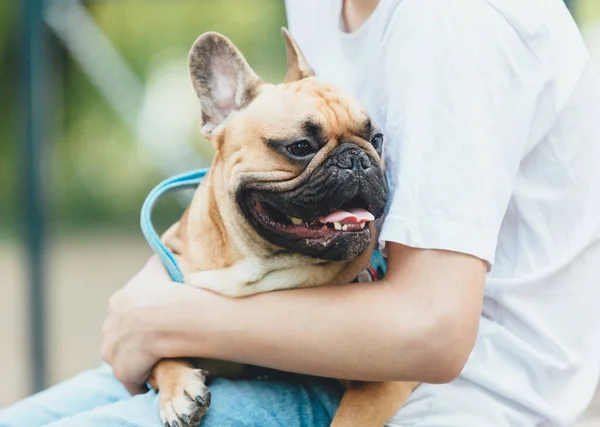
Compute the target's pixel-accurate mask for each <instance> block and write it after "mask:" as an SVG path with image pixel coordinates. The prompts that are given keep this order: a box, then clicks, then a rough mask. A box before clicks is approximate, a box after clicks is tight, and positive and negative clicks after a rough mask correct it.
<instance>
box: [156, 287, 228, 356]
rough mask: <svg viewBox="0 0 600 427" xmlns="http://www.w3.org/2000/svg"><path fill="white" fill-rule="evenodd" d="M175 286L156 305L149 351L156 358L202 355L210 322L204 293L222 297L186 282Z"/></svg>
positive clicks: (208, 304) (208, 303)
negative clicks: (169, 296) (159, 303)
mask: <svg viewBox="0 0 600 427" xmlns="http://www.w3.org/2000/svg"><path fill="white" fill-rule="evenodd" d="M173 286H175V287H176V289H174V291H173V295H172V297H171V298H168V300H166V301H165V302H164V304H162V305H161V306H159V307H155V308H154V310H153V312H152V314H151V317H152V318H153V320H152V322H153V326H152V328H151V331H152V333H151V334H149V336H148V351H150V352H151V353H152V354H153V355H155V356H157V357H158V358H177V357H205V355H204V354H203V348H202V347H203V345H201V344H204V343H206V342H207V336H206V332H207V328H209V327H210V326H209V325H210V324H211V316H212V313H213V311H212V306H213V305H212V304H210V302H208V301H207V298H206V297H209V298H208V299H210V297H215V298H221V297H218V296H216V295H206V294H210V293H209V292H207V291H204V290H201V289H194V288H192V287H189V286H187V285H180V284H173Z"/></svg>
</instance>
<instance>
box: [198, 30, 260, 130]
mask: <svg viewBox="0 0 600 427" xmlns="http://www.w3.org/2000/svg"><path fill="white" fill-rule="evenodd" d="M189 69H190V77H191V79H192V84H193V85H194V89H195V90H196V94H197V95H198V98H199V99H200V107H201V109H202V125H203V126H202V134H203V135H204V136H206V137H210V135H211V133H212V131H213V129H214V128H216V127H217V126H219V125H220V124H221V123H223V122H224V121H225V120H226V119H227V117H229V115H230V114H231V113H232V112H234V111H236V110H239V109H241V108H244V107H245V106H246V105H248V104H249V103H250V102H251V101H252V100H253V99H254V98H255V97H256V95H257V93H258V86H259V85H260V84H261V83H262V81H261V80H260V78H259V77H258V76H257V75H256V73H255V72H254V71H253V70H252V68H250V66H249V65H248V63H247V62H246V59H245V58H244V56H243V55H242V53H241V52H240V51H239V50H238V49H237V48H236V47H235V46H234V44H233V43H232V42H231V41H230V40H229V39H228V38H227V37H225V36H223V35H221V34H219V33H214V32H209V33H204V34H202V35H201V36H200V37H198V39H197V40H196V41H195V43H194V45H193V46H192V49H191V51H190V55H189Z"/></svg>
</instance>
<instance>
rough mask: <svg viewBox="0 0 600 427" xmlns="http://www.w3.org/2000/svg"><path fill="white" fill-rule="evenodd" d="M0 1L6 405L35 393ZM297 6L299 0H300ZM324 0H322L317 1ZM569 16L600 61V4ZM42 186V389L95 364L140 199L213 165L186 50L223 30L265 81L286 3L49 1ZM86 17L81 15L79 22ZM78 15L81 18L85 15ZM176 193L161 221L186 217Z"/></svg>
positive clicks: (7, 39)
mask: <svg viewBox="0 0 600 427" xmlns="http://www.w3.org/2000/svg"><path fill="white" fill-rule="evenodd" d="M22 1H24V0H19V1H17V0H0V93H1V94H2V100H3V102H1V103H0V345H1V346H2V347H1V351H0V378H2V385H3V387H0V407H2V406H4V405H7V404H10V403H11V402H14V401H15V400H17V399H19V398H21V397H23V396H25V395H26V394H28V393H29V392H30V384H31V374H32V373H31V369H30V362H31V359H32V356H33V355H32V354H31V351H30V347H29V344H28V339H29V330H28V329H27V327H28V321H29V320H28V319H29V318H28V312H27V306H28V305H27V304H28V301H29V298H30V295H29V294H28V293H27V289H28V287H27V283H28V267H27V263H26V256H25V254H26V248H25V247H24V243H23V239H22V237H23V234H24V220H23V218H22V210H21V205H22V199H23V198H22V197H21V194H20V191H21V189H22V186H21V183H20V182H19V178H20V176H21V175H20V174H21V170H22V169H23V157H22V156H21V151H22V150H21V148H22V144H23V142H22V135H23V133H22V131H23V127H24V114H23V112H24V106H23V100H22V99H21V97H20V93H19V91H20V88H21V86H20V80H21V78H22V72H23V70H22V69H21V66H20V64H21V63H20V54H21V52H22V49H23V40H22V25H23V21H22V20H21V19H20V13H21V3H22ZM298 1H301V0H298ZM323 1H328V0H323ZM570 3H572V8H573V9H572V10H573V13H574V15H575V17H576V19H577V22H578V24H579V25H580V28H581V29H582V32H583V33H584V36H585V39H586V42H587V43H588V45H589V47H590V51H591V52H592V55H593V56H594V57H595V58H597V61H600V1H599V0H573V1H571V2H570ZM47 4H48V5H51V6H52V7H50V6H48V10H47V11H46V15H45V17H46V21H47V24H48V28H47V31H46V33H45V35H44V38H45V41H46V51H47V53H48V57H47V58H46V59H47V61H46V67H47V68H46V69H44V70H43V72H42V74H43V78H44V82H45V85H44V86H43V89H42V90H40V93H39V99H38V98H37V95H36V102H39V103H41V104H43V106H44V108H45V111H46V119H47V121H46V123H45V126H44V141H43V155H42V163H43V169H42V178H43V185H44V188H45V190H46V193H47V196H48V197H47V200H46V202H47V204H46V208H47V212H46V214H47V218H48V221H49V227H48V230H47V236H48V240H47V245H46V246H47V252H46V254H47V255H46V272H45V277H46V284H45V286H46V288H47V292H46V299H47V301H46V303H47V306H48V313H47V318H45V333H46V335H47V337H48V358H49V359H48V362H47V365H48V366H47V368H48V379H47V382H48V383H55V382H57V381H60V380H63V379H65V378H67V377H69V376H71V375H73V374H75V373H77V372H79V371H81V370H82V369H85V368H88V367H92V366H94V365H96V364H97V363H98V362H99V345H100V341H101V333H100V329H101V325H102V321H103V319H104V315H105V310H106V302H107V300H108V297H109V296H110V295H111V293H112V292H114V291H115V290H116V289H118V288H119V287H121V286H123V284H124V283H125V282H126V281H127V279H128V278H129V277H131V275H132V274H134V273H135V272H136V271H137V270H138V269H139V268H140V266H141V265H142V263H143V262H144V261H145V260H146V259H147V258H148V256H149V255H150V251H149V250H148V247H147V245H146V243H145V242H144V240H143V238H142V236H141V233H140V231H139V228H138V218H139V209H140V207H141V204H142V202H143V200H144V198H145V196H146V194H147V193H148V191H149V190H150V189H151V188H152V187H153V186H154V185H155V184H157V183H158V182H159V181H160V180H162V179H163V178H164V177H165V176H166V175H169V174H174V173H177V172H181V171H184V170H187V169H190V168H194V167H200V166H204V165H207V164H208V162H209V161H210V159H211V156H212V149H211V147H210V145H209V144H208V143H207V142H206V141H205V140H203V139H202V138H201V137H200V135H199V132H198V123H197V115H198V105H197V101H196V98H195V95H194V92H193V90H192V87H191V84H190V83H189V80H188V77H187V53H188V51H189V48H190V47H191V45H192V43H193V41H194V40H195V39H196V37H197V36H198V35H200V34H201V33H203V32H205V31H218V32H221V33H223V34H225V35H227V36H228V37H229V38H231V40H232V41H233V42H234V43H235V44H236V45H237V46H238V47H239V48H240V49H241V51H242V52H243V53H244V55H245V56H246V58H247V60H248V62H249V63H250V65H251V66H252V67H253V68H254V69H255V70H256V71H257V73H258V74H259V75H260V76H262V77H263V78H264V79H265V80H267V81H273V82H277V81H280V80H281V79H282V78H283V76H284V71H285V48H284V43H283V40H282V38H281V35H280V27H281V26H283V25H285V22H286V20H285V9H284V4H283V0H220V1H219V0H136V1H133V0H95V1H85V2H78V1H74V0H55V1H52V2H50V1H48V2H47ZM82 13H83V15H82ZM84 18H85V19H84ZM180 202H181V200H180V199H177V198H174V197H172V198H171V199H169V200H165V201H164V202H162V203H161V204H160V205H159V206H158V210H157V212H156V215H155V219H156V221H157V223H158V224H159V226H162V227H164V226H166V225H167V224H169V223H170V222H172V221H173V220H174V219H176V218H177V215H178V214H179V213H180V212H181V210H182V206H183V204H182V203H180Z"/></svg>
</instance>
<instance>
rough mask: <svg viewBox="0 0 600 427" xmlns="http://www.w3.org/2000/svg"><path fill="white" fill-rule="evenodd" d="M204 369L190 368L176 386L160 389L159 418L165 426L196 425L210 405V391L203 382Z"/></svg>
mask: <svg viewBox="0 0 600 427" xmlns="http://www.w3.org/2000/svg"><path fill="white" fill-rule="evenodd" d="M206 375H207V373H206V371H202V370H200V369H195V370H190V375H186V377H185V378H181V379H180V381H179V383H178V384H177V386H176V387H172V388H171V389H169V390H161V391H160V409H161V411H160V418H161V421H162V423H163V425H164V426H165V427H192V426H197V425H198V424H199V423H200V420H201V419H202V417H203V416H204V414H206V411H208V407H209V406H210V391H209V390H208V387H206V385H205V384H204V380H205V379H206Z"/></svg>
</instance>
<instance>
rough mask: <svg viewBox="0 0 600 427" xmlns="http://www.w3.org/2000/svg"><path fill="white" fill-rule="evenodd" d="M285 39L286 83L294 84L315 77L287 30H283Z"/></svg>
mask: <svg viewBox="0 0 600 427" xmlns="http://www.w3.org/2000/svg"><path fill="white" fill-rule="evenodd" d="M281 33H282V34H283V38H284V39H285V45H286V47H287V72H286V74H285V80H284V82H285V83H288V82H293V81H296V80H300V79H304V78H306V77H311V76H314V75H315V73H314V71H313V70H312V68H310V65H308V62H306V59H305V58H304V55H302V51H301V50H300V48H299V47H298V45H297V44H296V42H295V41H294V39H293V38H292V36H291V35H290V33H289V31H288V30H287V29H286V28H282V29H281Z"/></svg>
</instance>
